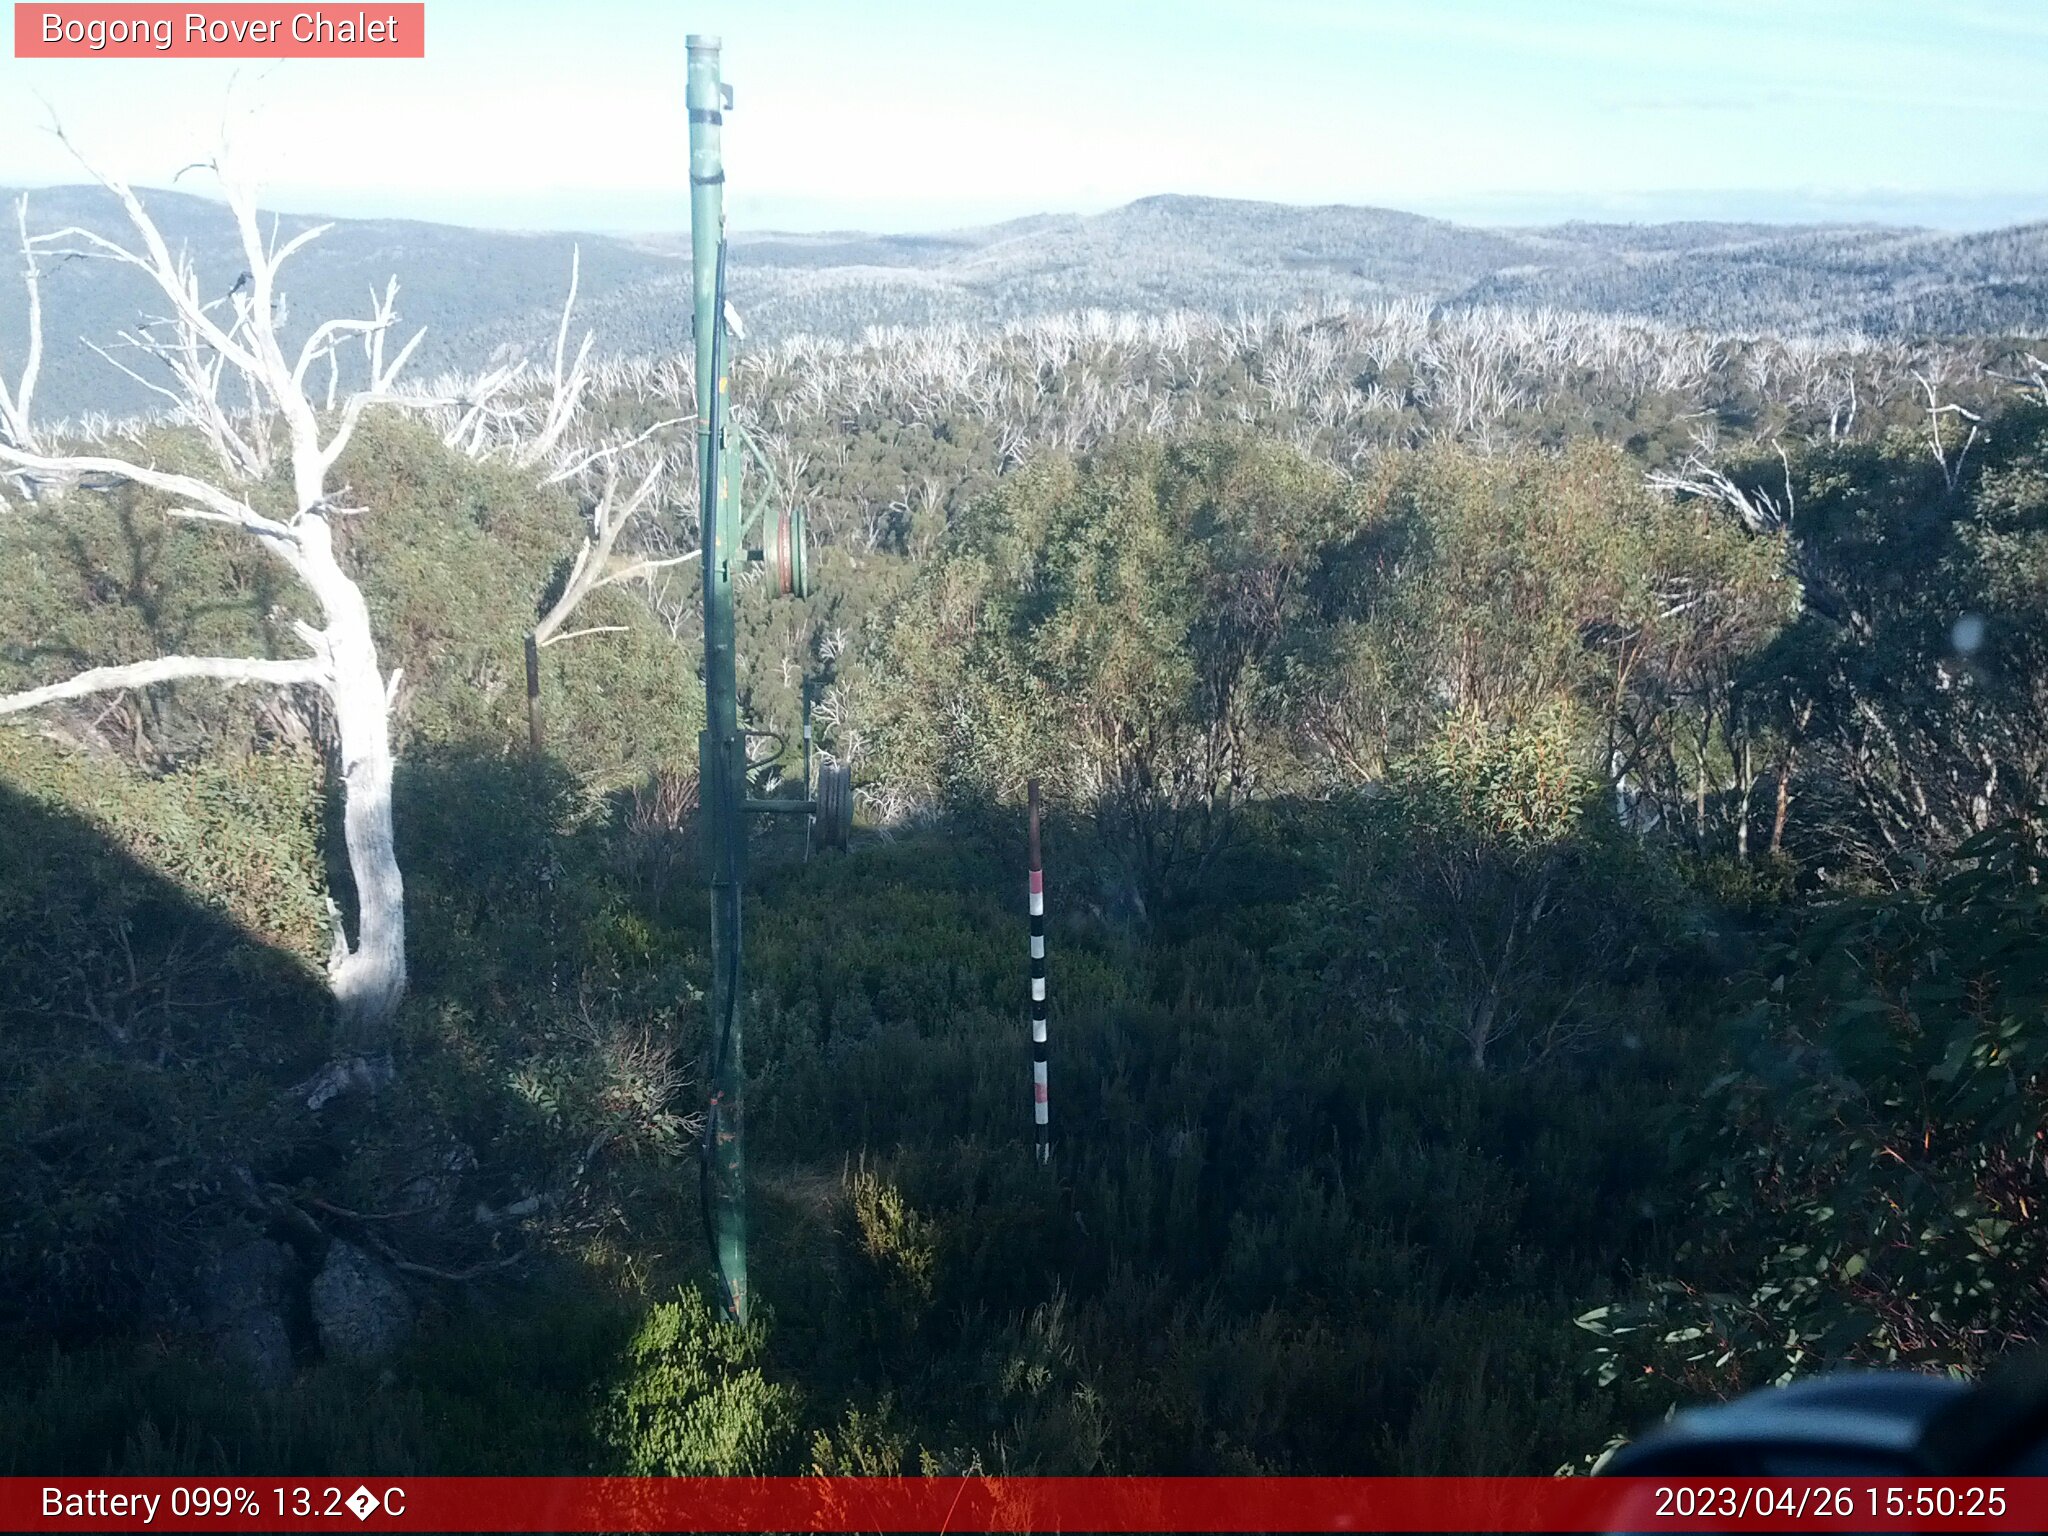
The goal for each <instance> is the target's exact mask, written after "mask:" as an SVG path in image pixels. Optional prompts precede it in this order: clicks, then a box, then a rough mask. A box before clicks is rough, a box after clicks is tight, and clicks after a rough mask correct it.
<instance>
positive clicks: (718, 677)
mask: <svg viewBox="0 0 2048 1536" xmlns="http://www.w3.org/2000/svg"><path fill="white" fill-rule="evenodd" d="M688 49H689V85H688V89H687V92H686V99H687V103H688V106H689V110H690V264H691V271H692V276H693V278H694V284H693V291H694V297H695V316H694V328H695V333H696V343H697V378H696V382H697V475H698V505H699V507H700V509H701V512H702V536H703V551H704V732H703V734H702V735H701V736H700V737H698V739H697V771H698V784H699V796H698V803H699V805H700V806H701V808H702V815H703V825H704V849H705V852H706V854H707V855H708V857H709V862H710V865H711V1041H710V1049H709V1052H708V1056H707V1076H708V1077H709V1078H710V1090H711V1099H710V1105H709V1108H708V1110H707V1112H706V1114H705V1119H704V1140H703V1144H702V1146H701V1148H700V1149H699V1157H700V1165H699V1186H700V1190H701V1193H702V1198H703V1205H704V1223H705V1227H706V1229H707V1235H708V1236H709V1237H710V1239H711V1248H712V1254H713V1257H714V1259H715V1261H716V1263H717V1266H718V1287H719V1298H720V1300H721V1301H722V1302H723V1303H724V1306H725V1310H726V1313H727V1315H728V1316H730V1317H731V1318H732V1320H733V1321H734V1322H738V1323H744V1322H745V1321H746V1320H747V1300H748V1297H747V1210H746V1199H745V1190H744V1188H743V1184H742V1179H743V1175H744V1173H745V1162H744V1157H743V1148H742V1144H741V1140H740V1131H741V1126H742V1116H741V1102H740V1091H741V1087H742V1084H743V1083H744V1081H745V1075H744V1072H743V1068H742V1056H741V1053H740V1045H741V1035H740V882H741V879H742V878H743V875H744V865H745V861H746V837H745V831H744V828H743V824H742V821H741V802H742V800H743V799H744V797H745V792H746V782H747V780H746V747H747V744H746V738H745V737H744V736H742V735H741V734H740V726H739V706H738V688H737V684H736V680H735V676H734V667H733V611H732V600H733V590H732V587H733V576H734V574H735V573H734V571H733V562H734V561H735V559H739V558H744V557H743V556H742V555H741V554H740V550H739V544H740V529H739V497H738V489H739V473H738V471H739V468H740V466H739V464H738V462H736V460H737V455H735V456H734V458H735V462H731V463H727V462H725V461H724V449H725V435H726V433H725V412H726V405H727V388H726V356H725V336H726V327H725V161H724V155H723V150H722V146H721V143H720V140H721V138H722V129H723V126H724V123H725V116H724V109H725V108H726V107H727V106H728V105H729V104H730V100H731V97H730V93H729V92H728V90H727V88H726V87H725V85H724V83H723V82H722V81H721V80H720V79H719V59H718V53H719V40H718V39H717V38H715V37H704V36H693V37H691V38H690V39H689V44H688Z"/></svg>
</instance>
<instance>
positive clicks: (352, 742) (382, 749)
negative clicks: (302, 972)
mask: <svg viewBox="0 0 2048 1536" xmlns="http://www.w3.org/2000/svg"><path fill="white" fill-rule="evenodd" d="M299 549H300V552H301V561H302V572H303V576H304V579H305V582H306V585H307V586H309V587H311V588H312V589H313V594H314V596H316V597H317V598H319V600H320V606H321V609H322V610H323V612H324V613H325V615H326V619H327V624H326V628H325V630H324V631H323V635H324V638H325V641H326V648H327V655H328V662H329V667H330V672H329V676H328V682H327V693H328V697H329V699H330V700H332V702H333V705H334V723H335V733H336V736H337V737H338V739H339V748H340V757H341V782H342V826H343V834H344V838H345V841H346V844H347V848H348V868H349V874H350V876H351V877H352V878H353V880H354V882H355V888H356V933H355V941H354V943H353V944H351V943H349V942H348V941H347V939H346V938H345V937H343V938H342V939H341V941H340V942H338V943H337V944H336V945H335V947H334V951H333V954H332V957H331V959H330V962H329V973H330V975H329V980H330V983H331V984H332V986H333V988H334V998H335V1003H336V1005H337V1006H338V1008H339V1010H340V1020H339V1022H340V1025H341V1029H342V1034H343V1038H344V1039H345V1040H349V1041H350V1043H352V1044H362V1043H368V1042H371V1041H375V1042H376V1043H382V1042H381V1040H380V1039H379V1037H381V1036H382V1035H383V1034H384V1033H385V1031H386V1029H387V1027H388V1026H389V1024H390V1022H391V1019H392V1017H393V1015H394V1014H396V1013H397V1011H398V1004H399V1000H400V999H401V998H402V997H403V996H404V995H405V881H404V879H403V878H402V877H401V876H400V874H399V871H398V852H397V846H396V844H395V843H394V841H393V839H392V833H391V778H392V756H391V709H390V705H391V696H392V693H393V691H394V688H395V685H396V683H397V680H398V679H397V674H396V673H394V674H393V675H392V676H391V678H390V679H388V680H387V679H386V678H385V677H384V674H383V672H382V671H381V669H380V668H379V666H378V662H377V642H376V640H375V639H374V638H373V637H372V635H371V633H370V610H369V605H368V604H367V603H365V602H364V601H363V593H362V589H361V588H360V587H358V586H357V585H356V584H355V582H354V581H353V580H352V579H351V578H350V577H349V575H348V573H347V572H346V571H344V570H342V568H341V565H340V563H339V562H338V561H337V560H336V559H335V558H334V546H333V538H332V536H331V534H330V533H329V530H328V527H327V524H326V521H325V519H323V518H320V517H318V516H314V517H308V518H306V519H304V520H303V521H302V522H301V524H300V534H299Z"/></svg>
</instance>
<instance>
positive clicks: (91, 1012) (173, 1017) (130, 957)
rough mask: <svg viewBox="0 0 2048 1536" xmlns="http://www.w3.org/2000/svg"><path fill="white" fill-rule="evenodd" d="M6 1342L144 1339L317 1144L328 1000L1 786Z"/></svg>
mask: <svg viewBox="0 0 2048 1536" xmlns="http://www.w3.org/2000/svg"><path fill="white" fill-rule="evenodd" d="M0 839H4V844H5V848H6V857H5V859H4V861H0V976H4V985H0V1106H4V1107H0V1320H4V1325H5V1326H4V1328H0V1332H6V1333H9V1334H22V1333H26V1334H29V1335H32V1336H42V1337H48V1338H56V1339H70V1338H77V1337H80V1336H84V1335H89V1334H99V1333H103V1332H106V1331H108V1330H109V1329H110V1328H113V1329H119V1328H122V1327H123V1326H124V1325H125V1324H128V1323H131V1322H134V1321H140V1320H141V1318H142V1315H143V1313H144V1312H145V1311H146V1310H147V1309H148V1306H149V1304H150V1299H151V1297H152V1296H153V1295H154V1294H155V1293H156V1292H157V1291H158V1290H159V1289H160V1287H161V1283H162V1281H163V1277H164V1276H165V1274H167V1273H168V1272H171V1271H173V1270H175V1269H177V1268H178V1267H180V1266H181V1265H183V1266H185V1267H189V1266H190V1264H191V1263H192V1262H194V1261H195V1260H196V1259H197V1258H198V1257H199V1256H200V1255H201V1254H202V1253H203V1252H204V1251H205V1249H206V1248H207V1247H208V1246H209V1244H210V1243H212V1242H215V1241H217V1240H218V1238H219V1235H220V1232H221V1230H222V1229H224V1228H231V1227H232V1226H233V1225H234V1224H235V1222H236V1220H237V1215H236V1211H237V1202H236V1197H235V1194H234V1190H235V1188H236V1186H237V1185H238V1183H239V1181H240V1176H239V1174H238V1172H237V1170H244V1169H252V1168H264V1167H269V1166H282V1165H284V1164H286V1163H288V1162H289V1161H290V1160H291V1158H292V1157H293V1156H294V1154H295V1153H296V1151H297V1150H298V1149H299V1148H300V1146H301V1145H302V1144H303V1142H304V1141H305V1140H306V1138H307V1136H308V1133H309V1131H310V1130H311V1127H310V1126H308V1125H306V1124H304V1123H302V1119H301V1120H299V1121H295V1120H294V1119H293V1117H291V1116H290V1115H288V1114H285V1113H282V1112H281V1111H280V1108H279V1106H278V1105H277V1104H276V1102H275V1100H276V1096H277V1093H278V1091H279V1090H280V1089H281V1088H283V1087H285V1086H288V1085H289V1084H291V1083H293V1082H295V1081H297V1079H298V1077H299V1076H301V1075H303V1074H304V1073H305V1072H306V1071H308V1070H310V1069H311V1067H312V1066H313V1065H315V1064H316V1063H317V1061H318V1059H319V1056H320V1053H321V1051H322V1048H323V1046H324V1044H325V1038H326V1034H327V1024H326V1021H327V1014H328V1000H327V994H326V990H325V988H324V987H323V986H322V984H321V981H320V978H319V977H318V976H317V975H316V974H315V973H314V971H313V970H312V968H311V967H309V966H308V965H307V964H306V963H305V962H304V961H303V960H302V959H301V958H300V957H298V956H296V955H292V954H288V953H285V952H283V951H281V950H278V949H276V948H273V947H271V946H269V945H267V944H265V943H264V942H263V941H262V940H260V939H259V938H257V937H255V936H254V935H252V934H250V933H249V932H248V931H246V930H245V929H244V928H243V927H242V926H241V925H240V924H238V923H236V922H235V921H233V920H232V919H231V918H229V917H228V916H227V915H226V914H225V913H224V912H222V911H221V910H220V909H219V908H218V907H215V906H213V905H210V904H208V903H206V902H204V901H202V900H198V899H195V897H194V896H193V895H192V894H191V893H189V892H187V891H185V890H183V889H181V888H179V887H178V886H177V885H176V884H174V883H173V882H171V881H169V880H167V879H165V878H164V877H163V876H162V875H160V874H158V873H157V872H156V871H154V870H152V869H150V868H148V867H147V866H146V865H145V864H143V863H141V862H140V861H138V860H137V859H136V858H135V857H134V855H133V854H132V853H130V852H129V851H128V850H126V849H124V848H122V847H121V846H120V845H118V844H117V843H116V842H115V841H114V840H113V839H112V838H110V837H109V836H108V835H107V834H106V833H105V832H103V831H101V830H100V829H99V828H97V827H95V826H93V825H91V824H90V823H88V822H86V821H84V820H82V819H80V818H79V817H77V816H75V815H72V814H69V813H67V812H65V811H63V810H60V809H56V808H54V807H53V806H52V805H50V804H49V803H48V802H46V801H43V800H40V799H35V798H31V797H29V796H27V795H25V794H23V793H22V792H21V791H20V790H18V789H17V788H15V787H12V786H10V785H8V784H6V783H5V782H0Z"/></svg>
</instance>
